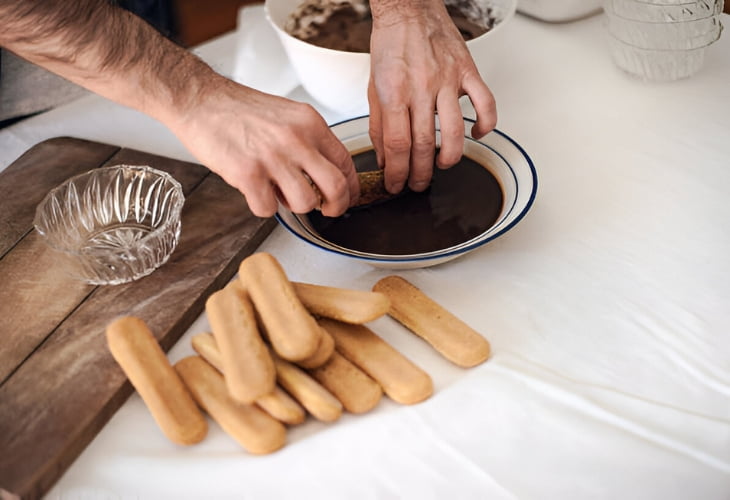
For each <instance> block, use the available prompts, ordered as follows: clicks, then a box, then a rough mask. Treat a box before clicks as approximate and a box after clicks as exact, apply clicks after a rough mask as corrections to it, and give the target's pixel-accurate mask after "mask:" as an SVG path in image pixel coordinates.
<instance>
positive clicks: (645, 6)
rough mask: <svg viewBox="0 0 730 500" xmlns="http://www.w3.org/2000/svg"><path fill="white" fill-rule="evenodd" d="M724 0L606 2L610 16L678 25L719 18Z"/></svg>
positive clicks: (623, 0) (627, 0)
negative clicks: (667, 2)
mask: <svg viewBox="0 0 730 500" xmlns="http://www.w3.org/2000/svg"><path fill="white" fill-rule="evenodd" d="M723 4H724V2H723V0H698V1H695V2H686V1H685V2H683V3H676V4H666V5H664V4H658V3H651V2H646V1H644V2H641V1H638V0H604V3H603V8H604V9H605V11H606V12H607V13H609V14H612V15H614V16H618V17H622V18H624V19H629V20H633V21H643V22H647V23H676V22H684V21H694V20H696V19H705V18H708V17H711V16H717V15H719V14H721V13H722V10H723V6H724V5H723Z"/></svg>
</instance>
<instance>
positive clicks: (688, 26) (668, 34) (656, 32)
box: [606, 10, 722, 50]
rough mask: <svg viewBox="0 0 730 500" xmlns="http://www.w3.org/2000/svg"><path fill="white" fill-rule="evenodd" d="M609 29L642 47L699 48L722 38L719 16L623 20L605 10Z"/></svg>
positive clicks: (632, 43)
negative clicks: (645, 20)
mask: <svg viewBox="0 0 730 500" xmlns="http://www.w3.org/2000/svg"><path fill="white" fill-rule="evenodd" d="M606 20H607V23H608V31H609V32H610V33H611V35H613V36H614V37H616V38H617V39H619V40H621V41H623V42H626V43H629V44H631V45H634V46H636V47H640V48H642V49H658V50H661V49H672V50H675V49H697V48H700V47H706V46H707V45H710V44H711V43H714V42H716V41H717V40H718V38H720V34H721V33H722V24H721V23H720V19H719V17H718V16H709V17H706V18H704V19H695V20H692V21H680V22H644V21H634V20H631V19H624V18H622V17H618V16H614V15H612V14H611V13H610V12H609V11H608V10H607V11H606Z"/></svg>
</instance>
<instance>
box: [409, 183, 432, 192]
mask: <svg viewBox="0 0 730 500" xmlns="http://www.w3.org/2000/svg"><path fill="white" fill-rule="evenodd" d="M427 187H428V182H427V181H418V182H414V183H412V184H410V188H411V189H412V190H413V191H416V192H420V191H423V190H425V189H426V188H427Z"/></svg>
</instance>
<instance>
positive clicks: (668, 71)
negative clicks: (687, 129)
mask: <svg viewBox="0 0 730 500" xmlns="http://www.w3.org/2000/svg"><path fill="white" fill-rule="evenodd" d="M723 7H724V1H723V0H696V1H688V0H604V2H603V9H604V11H605V14H606V22H605V24H606V30H607V31H608V35H609V36H608V38H609V47H610V51H611V58H612V59H613V61H614V63H615V64H616V65H617V66H618V67H619V68H621V69H622V70H624V71H626V72H627V73H629V74H631V75H633V76H635V77H638V78H639V79H642V80H645V81H652V82H667V81H673V80H679V79H682V78H688V77H690V76H692V75H694V74H695V73H697V72H698V71H700V69H702V66H703V64H704V61H705V51H706V49H707V48H708V47H709V46H710V45H712V44H713V43H714V42H716V41H717V40H718V39H719V38H720V36H721V35H722V31H723V26H722V22H721V20H720V14H721V13H722V11H723Z"/></svg>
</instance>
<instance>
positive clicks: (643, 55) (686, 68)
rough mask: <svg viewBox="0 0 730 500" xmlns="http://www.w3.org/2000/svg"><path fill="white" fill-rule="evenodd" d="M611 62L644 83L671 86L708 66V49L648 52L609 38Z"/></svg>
mask: <svg viewBox="0 0 730 500" xmlns="http://www.w3.org/2000/svg"><path fill="white" fill-rule="evenodd" d="M608 38H609V47H610V50H611V58H612V59H613V61H614V63H615V64H616V66H618V67H619V68H621V69H622V70H624V71H625V72H627V73H629V74H630V75H633V76H635V77H637V78H639V79H641V80H645V81H651V82H671V81H674V80H680V79H682V78H688V77H690V76H692V75H694V74H695V73H697V72H698V71H699V70H701V69H702V66H703V65H704V62H705V50H706V48H707V47H698V48H694V49H684V50H678V49H664V50H657V49H645V48H641V47H636V46H633V45H631V44H628V43H626V42H624V41H622V40H619V39H617V38H615V37H613V36H610V35H609V37H608Z"/></svg>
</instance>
